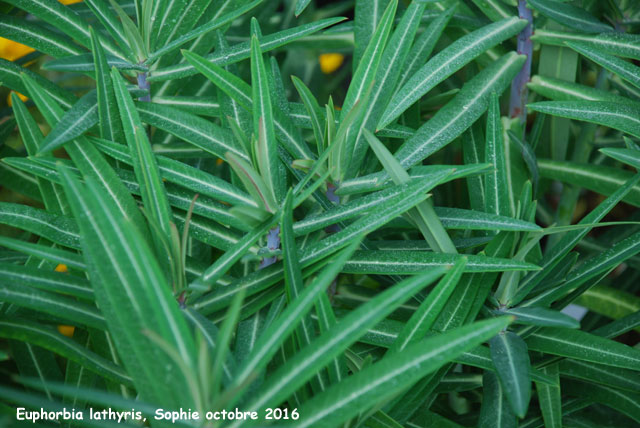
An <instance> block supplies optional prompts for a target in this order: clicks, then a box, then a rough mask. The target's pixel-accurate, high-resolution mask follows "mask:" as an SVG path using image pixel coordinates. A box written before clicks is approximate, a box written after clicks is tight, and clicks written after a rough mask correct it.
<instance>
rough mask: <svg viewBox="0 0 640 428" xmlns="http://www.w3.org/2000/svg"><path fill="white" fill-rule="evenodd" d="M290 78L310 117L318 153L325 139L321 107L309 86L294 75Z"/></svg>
mask: <svg viewBox="0 0 640 428" xmlns="http://www.w3.org/2000/svg"><path fill="white" fill-rule="evenodd" d="M291 80H292V81H293V85H294V86H295V87H296V90H297V91H298V94H299V95H300V98H301V99H302V102H303V103H304V107H305V109H306V110H307V113H308V114H309V118H310V119H311V126H312V129H313V135H314V137H315V139H316V144H317V146H318V153H320V152H321V151H322V150H320V147H323V144H324V141H325V135H324V124H323V121H322V119H321V115H322V109H321V108H320V105H319V104H318V100H317V99H316V98H315V97H314V96H313V93H312V92H311V91H310V90H309V88H307V86H306V85H305V84H304V83H303V82H302V80H300V79H298V78H297V77H296V76H291Z"/></svg>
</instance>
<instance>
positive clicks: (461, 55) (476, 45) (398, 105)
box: [377, 17, 527, 129]
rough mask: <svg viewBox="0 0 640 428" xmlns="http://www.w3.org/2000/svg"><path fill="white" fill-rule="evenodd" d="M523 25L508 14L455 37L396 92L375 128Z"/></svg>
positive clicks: (392, 118)
mask: <svg viewBox="0 0 640 428" xmlns="http://www.w3.org/2000/svg"><path fill="white" fill-rule="evenodd" d="M526 25H527V21H525V20H522V19H519V18H516V17H512V18H507V19H503V20H502V21H499V22H496V23H493V24H490V25H487V26H486V27H483V28H481V29H479V30H476V31H474V32H472V33H470V34H467V35H466V36H464V37H461V38H460V39H458V40H456V41H455V42H454V43H452V44H451V45H449V46H448V47H447V48H446V49H444V50H442V51H441V52H440V53H438V54H437V55H436V56H434V57H433V58H432V59H431V60H429V61H428V62H427V63H426V64H425V65H424V66H423V67H422V68H420V70H418V71H417V72H416V73H415V74H414V75H413V76H412V77H410V78H409V79H408V80H407V82H406V83H405V84H404V85H403V86H402V88H400V89H399V90H398V92H396V94H395V95H394V96H393V98H392V99H391V101H390V102H389V106H388V107H387V109H386V111H385V112H384V114H383V116H382V118H381V119H380V121H379V122H378V126H377V129H382V128H384V127H386V126H387V125H388V124H390V123H391V122H393V121H394V120H395V119H396V118H397V117H398V116H400V115H401V114H402V113H403V112H404V111H406V110H407V109H408V108H409V107H410V106H411V105H413V104H414V103H415V102H416V101H417V100H419V99H420V98H422V96H424V95H425V94H426V93H427V92H429V91H430V90H431V89H433V88H434V87H436V85H438V83H440V82H442V81H443V80H445V79H446V78H447V77H449V76H451V75H452V74H453V73H455V72H456V71H457V70H459V69H460V68H462V67H463V66H465V65H466V64H468V63H469V62H471V61H472V60H473V59H474V58H476V57H478V56H479V55H480V54H482V53H484V52H485V51H486V50H487V49H489V48H491V47H493V46H495V45H497V44H498V43H500V42H502V41H504V40H506V39H508V38H510V37H512V36H514V35H516V34H518V33H519V32H520V31H521V30H522V29H523V28H524V27H525V26H526ZM492 77H495V76H492ZM500 92H502V91H500Z"/></svg>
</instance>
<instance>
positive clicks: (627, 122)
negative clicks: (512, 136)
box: [527, 101, 640, 137]
mask: <svg viewBox="0 0 640 428" xmlns="http://www.w3.org/2000/svg"><path fill="white" fill-rule="evenodd" d="M527 107H528V108H530V109H531V110H533V111H538V112H541V113H546V114H551V115H554V116H559V117H566V118H569V119H575V120H581V121H585V122H591V123H596V124H598V125H604V126H607V127H609V128H614V129H618V130H620V131H622V132H626V133H628V134H630V135H633V136H635V137H640V119H638V117H640V105H635V104H630V103H625V104H620V103H614V102H610V101H543V102H538V103H533V104H528V105H527Z"/></svg>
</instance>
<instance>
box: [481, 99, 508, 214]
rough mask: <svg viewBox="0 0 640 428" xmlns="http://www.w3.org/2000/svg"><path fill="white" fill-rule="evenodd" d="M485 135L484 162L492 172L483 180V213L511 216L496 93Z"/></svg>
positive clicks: (498, 103)
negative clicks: (489, 166) (489, 164)
mask: <svg viewBox="0 0 640 428" xmlns="http://www.w3.org/2000/svg"><path fill="white" fill-rule="evenodd" d="M485 135H486V147H485V149H484V153H485V161H486V162H487V163H491V164H492V165H493V171H492V172H491V173H489V174H487V175H486V176H485V179H484V189H485V211H486V212H488V213H492V214H497V215H502V216H512V215H513V201H511V198H510V195H511V191H510V190H509V187H508V186H509V182H508V178H507V161H506V159H505V141H504V137H503V135H504V132H503V128H502V121H501V119H500V100H499V99H498V95H497V94H496V93H493V94H492V96H491V100H490V101H489V114H488V117H487V132H486V134H485ZM510 202H511V203H510Z"/></svg>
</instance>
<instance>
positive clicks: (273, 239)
mask: <svg viewBox="0 0 640 428" xmlns="http://www.w3.org/2000/svg"><path fill="white" fill-rule="evenodd" d="M267 248H268V249H270V250H271V251H275V250H277V249H278V248H280V227H279V226H276V227H274V228H273V229H271V230H270V231H269V233H268V234H267ZM276 260H277V257H275V256H273V257H265V258H263V259H262V261H261V262H260V269H264V268H266V267H267V266H271V265H272V264H274V263H275V262H276Z"/></svg>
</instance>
